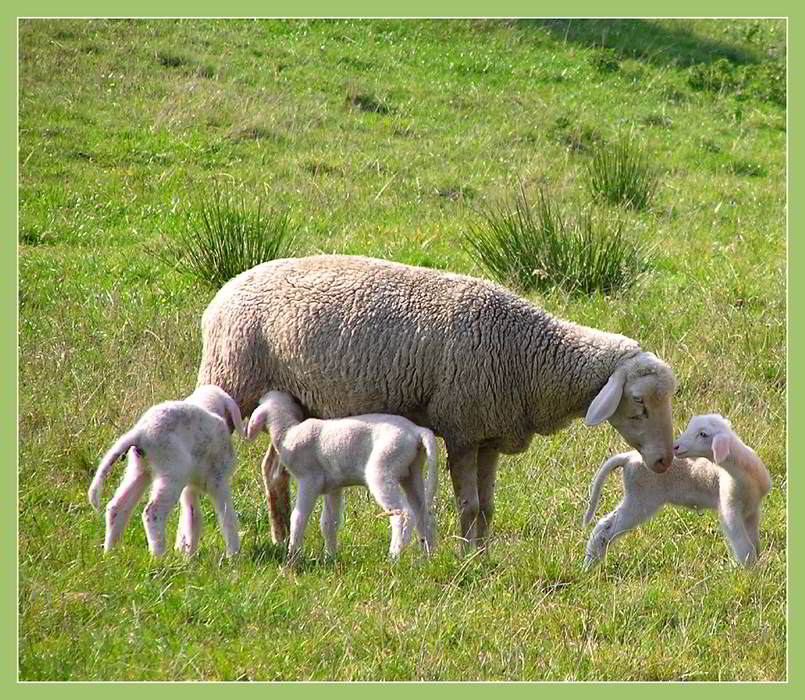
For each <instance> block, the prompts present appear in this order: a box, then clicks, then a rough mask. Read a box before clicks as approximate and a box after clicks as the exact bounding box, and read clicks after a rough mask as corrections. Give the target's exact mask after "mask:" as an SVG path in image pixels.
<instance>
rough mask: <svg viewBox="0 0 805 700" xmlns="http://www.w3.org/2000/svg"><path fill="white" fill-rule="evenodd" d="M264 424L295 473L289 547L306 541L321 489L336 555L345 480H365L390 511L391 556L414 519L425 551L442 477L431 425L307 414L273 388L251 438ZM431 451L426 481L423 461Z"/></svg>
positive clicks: (330, 549)
mask: <svg viewBox="0 0 805 700" xmlns="http://www.w3.org/2000/svg"><path fill="white" fill-rule="evenodd" d="M263 429H265V430H266V431H267V432H268V433H269V434H270V435H271V442H272V443H273V446H274V448H275V449H276V450H277V451H278V453H279V459H280V462H281V463H282V464H283V465H285V467H286V468H287V469H288V471H290V472H291V474H292V475H293V476H294V478H295V479H296V480H297V486H298V490H297V496H296V506H295V507H294V510H293V514H292V516H291V538H290V543H289V546H288V554H289V556H290V558H291V559H293V558H295V557H296V556H297V555H298V554H299V552H300V551H301V548H302V539H303V537H304V532H305V527H306V525H307V521H308V518H309V517H310V513H311V511H312V510H313V506H314V504H315V503H316V500H317V499H318V497H319V496H320V495H324V508H323V509H322V514H321V532H322V535H324V541H325V543H326V546H327V553H328V555H330V556H334V555H335V552H336V547H337V538H338V525H339V523H340V521H341V511H342V508H343V494H342V490H343V487H345V486H356V485H359V484H365V485H366V486H367V487H368V489H369V491H370V492H371V494H372V495H373V496H374V497H375V500H376V501H377V502H378V503H379V504H380V506H381V507H382V508H384V509H385V510H386V512H387V514H388V515H390V516H391V531H392V536H391V547H390V548H389V555H390V556H391V557H392V558H394V559H396V558H397V557H399V555H400V552H401V551H402V548H403V547H404V546H405V544H406V543H407V542H408V540H409V538H410V531H411V523H410V520H413V524H414V525H415V526H416V529H417V530H418V531H419V534H420V536H421V537H422V544H423V547H424V549H425V552H426V553H430V552H431V551H432V548H433V527H432V519H431V514H430V509H431V506H432V502H433V496H434V494H435V493H436V490H437V488H438V484H439V464H438V459H439V455H438V447H437V445H436V438H435V436H434V435H433V433H432V432H431V431H430V430H428V429H427V428H420V427H419V426H417V425H414V424H413V423H411V421H409V420H406V419H405V418H402V417H401V416H390V415H378V414H373V415H364V416H354V417H350V418H342V419H340V420H326V421H323V420H317V419H314V418H309V419H308V420H305V419H304V415H303V413H302V409H301V408H300V407H299V405H298V404H297V403H296V401H294V400H293V398H291V397H290V396H288V394H285V393H283V392H281V391H270V392H268V393H267V394H266V395H265V396H264V397H263V398H262V399H260V405H259V406H258V408H257V409H256V410H255V411H254V412H253V413H252V417H251V420H250V421H249V427H248V429H247V432H246V435H247V439H249V440H253V439H254V438H255V437H257V434H258V433H259V432H260V431H261V430H263ZM425 457H427V462H428V479H427V486H426V488H424V493H423V484H422V471H421V470H422V463H423V461H424V459H425Z"/></svg>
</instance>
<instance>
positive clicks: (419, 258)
mask: <svg viewBox="0 0 805 700" xmlns="http://www.w3.org/2000/svg"><path fill="white" fill-rule="evenodd" d="M784 38H785V25H784V22H782V21H763V20H760V21H757V20H740V21H738V20H736V21H726V20H699V21H693V20H690V21H688V20H676V21H673V20H663V21H660V20H612V21H604V20H589V21H579V20H562V21H544V20H541V21H371V22H360V21H301V20H299V21H297V20H291V21H251V20H234V21H233V20H209V21H206V20H205V21H202V20H180V21H144V20H109V21H95V20H92V21H85V20H22V21H21V22H20V34H19V173H20V174H19V241H20V246H19V329H20V331H19V346H20V355H19V357H20V362H19V366H20V374H19V597H18V613H19V658H18V662H19V677H20V679H23V680H45V679H47V680H64V679H70V680H85V679H93V680H99V679H115V680H134V679H154V680H157V679H160V680H161V679H210V680H213V679H236V678H241V679H246V678H248V679H252V680H272V679H339V680H344V679H388V680H409V679H428V680H470V679H473V680H474V679H490V680H491V679H512V680H521V679H522V680H539V679H547V680H561V679H574V680H590V679H601V680H605V679H606V680H610V679H640V680H654V679H686V680H718V679H724V680H726V679H735V680H761V679H770V680H783V679H785V678H786V675H787V669H786V630H787V622H786V601H787V597H788V589H787V581H786V569H787V549H786V540H787V518H786V502H787V465H786V457H785V454H786V453H785V428H786V425H785V391H786V355H785V342H786V334H785V328H786V326H785V253H786V239H785V204H786V200H785V164H786V157H785V156H786V131H785V128H786V118H785V117H786V115H785V111H784V108H783V107H782V105H781V103H780V101H779V100H778V99H769V96H768V95H764V94H762V92H760V91H758V90H755V89H753V88H752V85H753V83H752V81H751V80H749V81H742V82H740V83H737V84H736V85H737V88H736V89H733V88H730V89H719V90H711V89H695V88H694V87H693V86H691V85H690V83H689V77H690V75H691V70H692V68H691V67H693V66H697V65H701V64H704V65H716V63H717V62H718V60H719V59H721V58H723V59H725V60H727V61H728V62H729V64H730V66H731V68H730V70H732V71H734V72H736V74H737V73H740V74H741V75H745V74H746V73H747V72H748V71H752V70H761V67H762V66H764V65H766V63H768V62H769V61H771V62H772V63H773V66H774V70H773V71H771V74H779V69H780V67H781V66H782V65H784V59H785V45H784V43H783V42H784ZM603 49H606V51H603ZM719 65H721V66H722V67H723V64H719ZM615 66H617V68H615ZM719 70H720V68H719ZM763 70H766V69H763ZM758 84H759V83H758ZM778 87H779V85H778ZM352 98H355V99H358V98H362V99H360V100H359V101H357V102H356V101H355V100H353V99H352ZM362 104H363V105H364V106H363V107H362V106H361V105H362ZM373 106H375V107H376V106H382V109H377V108H373ZM367 107H368V109H367ZM629 132H631V133H634V134H635V135H636V136H638V137H639V139H640V141H641V143H644V144H645V145H646V148H647V149H648V151H649V152H650V153H651V159H652V164H653V165H654V166H655V167H656V168H657V169H658V172H659V176H660V178H661V183H662V186H661V187H660V188H658V190H657V193H656V196H655V199H654V201H653V204H652V206H651V208H650V209H648V210H644V211H632V210H628V211H624V210H622V209H621V208H617V209H615V208H613V210H612V216H613V217H614V216H616V214H615V212H616V211H617V212H619V214H617V216H620V215H622V216H623V217H624V220H625V226H626V227H627V230H628V232H629V234H630V236H634V240H637V241H640V242H641V243H643V244H644V245H646V246H648V247H649V248H650V249H651V250H652V266H651V268H650V269H648V270H647V271H646V273H645V274H643V275H641V276H640V277H639V279H638V280H637V281H636V282H635V284H634V285H633V286H632V287H630V288H628V289H626V290H623V291H619V292H616V293H615V294H611V295H609V296H604V295H603V294H600V293H593V294H583V295H578V294H571V293H570V292H568V291H566V290H564V289H562V288H561V287H559V288H552V289H551V290H547V291H541V292H538V293H529V294H528V296H529V298H530V299H531V300H532V301H534V302H535V303H538V304H541V305H542V306H544V307H545V308H547V309H548V310H550V311H551V312H554V313H556V314H558V315H560V316H563V317H566V318H570V319H573V320H575V321H578V322H580V323H584V324H587V325H592V326H596V327H599V328H602V329H605V330H609V331H614V332H619V333H624V334H626V335H629V336H631V337H634V338H637V339H639V340H640V342H641V344H642V346H643V347H644V348H646V349H649V350H652V351H654V352H656V353H657V354H658V355H660V356H661V357H663V358H664V359H665V360H667V361H668V362H669V363H670V364H671V365H672V366H673V367H674V369H675V371H676V373H677V376H678V380H679V390H678V392H677V395H676V397H675V404H674V414H675V415H674V423H675V428H676V430H677V431H680V430H681V429H683V428H684V426H685V425H686V424H687V421H688V418H689V417H690V416H691V415H692V414H694V413H702V412H709V411H719V412H722V413H724V414H725V415H727V416H728V417H729V418H730V419H731V421H732V423H733V425H734V426H735V428H736V429H737V431H738V432H739V433H740V434H741V436H742V437H743V438H744V440H745V441H746V442H747V443H748V444H750V445H751V446H752V447H754V448H755V449H756V450H757V452H758V453H759V454H760V455H761V456H762V457H763V459H764V460H765V462H766V463H767V465H768V467H769V469H770V471H771V474H772V478H773V483H774V486H773V490H772V492H771V493H770V495H769V497H768V500H767V503H766V508H765V515H764V519H763V522H762V525H761V536H762V541H763V552H762V555H761V558H760V562H759V564H758V566H757V567H756V568H755V569H754V570H753V571H749V572H746V571H740V570H736V569H735V568H734V567H733V566H732V565H731V563H730V559H729V553H728V547H727V545H726V543H725V542H724V539H723V538H722V536H721V534H720V532H719V527H718V522H717V517H716V516H715V514H713V513H700V514H697V513H692V512H682V511H672V510H668V511H665V512H663V513H661V514H660V515H659V516H658V517H657V518H655V519H654V520H653V521H652V522H651V523H649V524H648V525H647V526H646V527H644V528H643V529H641V530H640V531H638V532H636V533H632V534H630V535H627V536H625V537H624V538H623V539H622V540H621V541H619V542H618V543H617V544H616V545H614V547H613V548H612V550H611V551H610V553H609V555H608V558H607V560H606V562H605V563H604V564H603V566H602V567H601V568H599V569H598V570H596V571H595V572H592V573H591V574H585V573H584V572H582V569H581V563H582V558H583V551H584V543H585V541H586V537H587V536H588V534H589V531H585V530H583V529H582V528H581V527H580V524H579V523H580V521H581V516H582V514H583V512H584V510H585V506H586V498H587V489H588V483H589V480H590V478H591V477H592V475H593V474H594V471H595V468H596V467H597V466H598V464H600V462H601V461H603V460H604V459H605V458H606V457H608V456H609V455H610V454H612V453H613V452H615V451H621V450H622V449H624V443H623V441H622V439H620V438H619V436H618V435H617V434H616V433H615V431H614V430H613V429H612V428H610V427H609V426H600V427H598V428H595V429H591V428H585V427H584V426H583V425H582V424H581V423H580V422H579V421H575V422H573V423H572V424H571V425H569V426H568V427H567V428H566V429H565V430H563V431H562V432H560V433H558V434H556V435H552V436H548V437H537V438H535V439H534V441H533V443H532V445H531V447H530V449H529V450H528V451H527V452H525V453H523V454H521V455H517V456H512V457H504V458H503V460H502V464H501V468H500V471H499V476H498V486H497V510H496V516H495V521H494V523H493V528H492V531H493V538H492V543H491V544H492V546H491V551H490V553H489V554H488V555H487V556H482V557H475V558H462V557H461V556H460V555H459V554H458V551H457V547H456V545H455V539H454V535H455V532H456V527H457V526H456V513H455V508H454V506H453V502H452V494H451V488H450V480H449V478H447V476H446V474H445V475H444V478H442V480H441V481H442V484H441V489H440V492H439V494H438V503H437V505H438V523H439V533H440V538H441V546H440V547H439V549H438V551H437V553H436V555H435V557H434V558H433V559H431V560H430V561H423V560H422V557H421V556H420V555H419V553H418V552H417V551H415V550H414V549H411V550H410V551H407V552H406V553H405V555H404V557H403V559H402V561H401V562H400V563H399V564H398V565H397V566H391V565H390V564H388V563H387V562H386V559H385V551H386V549H387V547H388V538H389V533H388V524H387V522H385V520H384V519H382V518H377V517H376V516H377V508H376V507H375V505H374V504H373V502H372V501H371V500H370V499H369V498H368V497H367V495H366V493H365V492H364V491H361V490H357V489H356V490H354V491H353V492H352V493H350V494H349V497H348V506H347V510H346V522H345V525H344V528H343V530H342V537H341V554H340V557H339V560H338V561H337V562H336V563H335V564H327V563H325V562H324V561H323V559H322V556H321V555H322V541H321V537H320V535H319V533H318V532H317V528H316V526H315V518H316V516H315V514H314V518H312V519H311V521H312V523H311V528H310V531H309V533H308V536H307V538H306V547H305V562H304V565H303V566H302V567H301V568H300V570H299V571H295V572H292V571H287V570H286V569H285V568H283V567H282V566H281V562H282V555H281V552H280V551H279V550H278V549H277V548H276V547H274V546H273V545H271V544H270V536H269V525H268V520H267V513H266V507H265V503H264V497H263V490H262V485H261V479H260V476H259V470H258V464H259V461H260V458H261V454H260V449H259V448H258V447H257V446H254V445H246V444H244V443H241V442H238V444H237V452H238V460H239V465H240V466H239V469H238V471H237V473H236V476H235V480H234V492H235V501H236V505H237V508H238V512H239V515H240V518H241V527H242V530H243V542H244V549H243V553H242V556H240V557H238V558H237V559H236V560H233V561H225V560H224V561H222V559H221V555H222V553H223V542H222V540H221V537H220V534H219V533H218V531H217V529H216V527H215V526H214V522H213V514H212V510H211V508H210V505H209V504H208V503H205V504H204V510H205V512H204V515H205V522H206V529H205V533H204V535H203V537H202V543H201V551H200V553H199V556H198V557H197V558H196V559H194V560H193V561H189V562H188V561H184V560H183V559H181V558H179V557H176V556H173V555H171V556H169V557H168V558H167V559H166V560H165V561H162V562H158V563H157V562H152V561H150V559H149V557H148V555H147V552H146V547H145V537H144V533H143V530H142V527H141V525H140V523H139V521H138V517H139V510H138V511H136V512H135V515H134V518H133V522H132V524H131V525H130V526H129V529H128V531H127V533H126V536H125V540H124V542H123V544H122V546H121V547H120V549H119V550H118V551H116V552H114V553H113V554H112V555H110V556H108V557H103V556H102V554H101V551H100V545H101V543H102V540H103V523H102V520H101V518H100V517H99V516H97V515H96V514H94V513H93V511H92V510H91V508H90V506H89V504H88V503H87V500H86V490H87V487H88V485H89V482H90V479H91V476H92V473H93V471H94V469H95V467H96V465H97V462H98V460H99V458H100V456H101V455H102V454H103V452H104V451H105V450H106V449H107V448H108V447H109V445H110V444H111V443H112V441H113V440H114V439H115V438H116V437H117V436H118V435H119V434H120V433H121V432H123V431H124V430H125V429H126V428H128V427H129V426H130V425H131V424H132V423H133V422H134V421H135V420H136V418H137V417H138V416H139V415H140V414H141V413H142V411H143V410H144V409H145V408H146V407H147V406H149V405H151V404H152V403H155V402H157V401H160V400H164V399H167V398H177V397H181V396H184V395H186V394H187V393H189V392H190V390H191V389H192V387H193V386H194V383H195V375H196V370H197V367H198V361H199V357H200V345H201V344H200V330H199V320H200V317H201V313H202V312H203V310H204V308H205V307H206V305H207V304H208V303H209V300H210V299H211V298H212V295H213V293H214V292H213V290H212V289H211V288H210V287H209V285H208V284H207V283H206V282H202V281H198V280H196V279H195V278H192V277H188V276H185V275H180V274H178V273H177V271H176V270H175V269H174V268H173V267H172V266H170V265H165V264H163V263H162V262H160V255H159V252H160V251H163V252H164V251H165V250H166V249H167V244H166V242H165V238H164V233H163V232H164V230H165V228H166V227H168V226H170V222H172V221H174V220H175V217H176V216H179V215H180V214H181V212H182V211H183V210H184V209H183V208H184V207H185V205H186V204H187V203H188V202H193V201H194V198H195V197H197V196H198V193H200V192H203V191H205V190H206V188H208V187H210V185H211V183H213V182H221V181H226V182H231V183H232V188H233V190H234V191H237V192H243V193H244V195H245V196H246V198H247V201H248V202H252V201H255V200H257V199H258V198H259V199H260V201H261V202H262V203H263V204H264V206H265V207H266V208H267V209H271V210H272V211H285V212H287V213H288V216H289V219H290V220H291V221H292V222H293V223H294V225H295V229H296V231H297V232H298V235H297V239H296V252H297V253H298V254H308V253H315V252H319V251H324V252H344V253H359V254H365V255H373V256H377V257H383V258H388V259H393V260H398V261H402V262H409V263H415V264H420V265H427V266H431V267H437V268H442V269H446V270H451V271H455V272H460V273H467V274H474V275H478V276H484V275H485V274H486V273H485V272H484V270H483V269H482V268H480V267H479V266H478V265H477V264H476V263H475V262H474V261H473V259H472V257H471V256H470V255H469V254H468V253H467V252H466V251H465V250H464V249H463V248H462V247H461V241H462V238H463V236H464V235H465V234H466V232H467V231H468V230H470V228H471V226H472V225H473V224H477V222H478V215H477V211H478V210H479V209H482V208H483V207H484V206H486V205H488V204H490V203H494V202H498V201H504V200H509V199H510V198H511V197H512V196H514V195H515V194H516V192H517V188H518V186H519V183H521V182H522V183H523V184H524V186H525V187H526V188H527V189H528V191H535V190H536V189H538V188H540V187H544V188H547V189H548V190H549V191H550V192H551V194H552V196H553V197H555V198H556V201H557V202H559V203H561V206H562V209H563V210H565V207H568V209H567V211H573V210H575V209H574V208H575V207H577V206H579V207H583V206H584V205H585V204H586V203H587V202H588V201H589V195H588V193H587V191H586V188H585V184H584V177H585V171H586V167H587V164H588V163H589V162H590V159H591V157H592V153H593V152H594V150H595V148H596V147H597V146H598V145H600V144H606V143H613V142H615V141H616V140H617V137H618V135H619V134H622V133H629ZM267 209H266V210H267ZM603 211H604V212H606V210H603ZM154 251H156V253H155V252H154ZM119 473H120V470H118V471H117V472H116V473H115V474H114V475H113V476H114V478H113V479H111V480H110V482H109V486H108V492H107V494H108V493H111V490H112V489H113V488H114V486H115V481H116V479H117V478H119V477H118V475H119ZM619 496H620V490H619V487H618V485H617V483H616V481H615V480H613V481H612V482H611V483H609V484H608V485H607V487H606V489H605V492H604V497H603V502H602V505H601V509H602V510H601V512H602V513H603V512H604V510H603V509H605V508H611V507H612V505H613V504H614V503H615V502H617V500H618V498H619ZM175 523H176V516H175V515H174V516H173V518H172V519H171V521H170V525H169V533H170V532H171V531H172V528H173V527H175Z"/></svg>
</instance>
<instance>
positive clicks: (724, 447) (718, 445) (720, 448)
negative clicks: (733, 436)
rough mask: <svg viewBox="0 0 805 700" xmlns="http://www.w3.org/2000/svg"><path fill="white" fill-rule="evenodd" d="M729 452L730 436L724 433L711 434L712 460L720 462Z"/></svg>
mask: <svg viewBox="0 0 805 700" xmlns="http://www.w3.org/2000/svg"><path fill="white" fill-rule="evenodd" d="M729 453H730V437H729V435H726V434H725V433H716V434H715V435H713V461H714V462H715V463H716V464H721V463H722V462H723V461H724V460H725V459H726V458H727V457H728V456H729Z"/></svg>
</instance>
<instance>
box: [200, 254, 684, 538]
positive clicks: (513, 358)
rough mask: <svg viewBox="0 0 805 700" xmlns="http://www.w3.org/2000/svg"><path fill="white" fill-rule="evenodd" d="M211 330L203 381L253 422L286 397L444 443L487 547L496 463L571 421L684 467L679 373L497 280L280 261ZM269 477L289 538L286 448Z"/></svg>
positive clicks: (228, 294)
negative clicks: (370, 417)
mask: <svg viewBox="0 0 805 700" xmlns="http://www.w3.org/2000/svg"><path fill="white" fill-rule="evenodd" d="M201 326H202V338H203V350H202V359H201V365H200V368H199V376H198V381H199V383H201V384H206V383H214V384H217V385H219V386H221V387H223V388H224V389H225V390H226V391H227V392H229V394H230V395H231V396H232V397H233V398H234V399H235V401H237V403H238V405H239V406H240V409H241V411H242V412H243V414H244V415H247V414H249V413H251V411H252V410H254V408H255V407H256V406H257V402H258V400H259V398H260V397H261V396H262V395H263V394H265V393H266V392H267V391H269V390H272V389H277V390H281V391H285V392H287V393H289V394H291V395H292V396H293V397H294V398H296V399H297V400H298V401H299V402H300V403H301V405H302V407H303V409H304V411H305V415H307V416H313V417H320V418H338V417H343V416H350V415H360V414H365V413H387V414H396V415H402V416H405V417H407V418H409V419H411V420H412V421H413V422H414V423H416V424H417V425H421V426H425V427H428V428H430V429H431V430H433V431H434V432H435V433H436V434H437V435H439V436H441V437H443V438H444V441H445V445H446V447H447V457H448V466H449V469H450V476H451V480H452V483H453V489H454V492H455V496H456V502H457V506H458V510H459V514H460V521H461V534H462V536H463V537H464V539H465V541H467V542H475V543H478V544H482V543H484V541H485V538H486V535H487V528H488V525H489V522H490V521H491V518H492V513H493V510H494V486H495V476H496V468H497V461H498V455H499V454H500V453H501V452H503V453H506V454H512V453H516V452H521V451H523V450H524V449H526V447H527V446H528V444H529V442H530V441H531V438H532V437H533V435H534V434H536V433H539V434H543V435H546V434H550V433H553V432H555V431H557V430H559V429H560V428H562V427H563V426H565V425H567V424H568V423H569V422H570V421H571V420H572V419H573V418H576V417H582V416H584V417H585V421H586V423H587V424H588V425H596V424H598V423H600V422H602V421H604V420H608V421H609V422H610V423H611V424H612V425H613V426H614V427H615V429H616V430H618V432H620V434H621V435H622V436H623V437H624V438H625V439H626V441H627V442H628V443H629V444H630V445H631V446H632V447H634V448H636V449H638V450H640V452H641V454H642V456H643V459H644V460H645V462H646V464H648V465H650V466H651V468H653V469H656V470H657V471H662V470H664V469H666V468H667V467H668V465H669V464H670V463H671V458H672V455H671V447H672V443H673V435H672V424H671V395H672V393H673V391H674V386H675V382H674V376H673V373H672V371H671V369H670V368H669V367H668V366H667V365H666V364H665V363H664V362H662V361H661V360H659V359H658V358H657V357H655V356H654V355H653V354H651V353H649V352H644V351H642V350H641V348H640V346H639V344H638V343H637V342H636V341H634V340H631V339H630V338H627V337H625V336H622V335H617V334H613V333H605V332H602V331H598V330H595V329H592V328H586V327H584V326H579V325H576V324H574V323H571V322H568V321H563V320H560V319H558V318H555V317H553V316H551V315H550V314H548V313H547V312H545V311H543V310H542V309H540V308H538V307H536V306H534V305H533V304H530V303H529V302H527V301H525V300H524V299H521V298H519V297H517V296H516V295H514V294H512V293H511V292H509V291H508V290H506V289H504V288H503V287H501V286H499V285H496V284H493V283H491V282H487V281H483V280H479V279H475V278H472V277H467V276H464V275H457V274H452V273H449V272H443V271H440V270H432V269H427V268H420V267H412V266H409V265H402V264H399V263H394V262H387V261H383V260H376V259H372V258H364V257H352V256H340V255H322V256H314V257H308V258H296V259H283V260H274V261H272V262H267V263H263V264H261V265H258V266H256V267H254V268H252V269H251V270H247V271H246V272H243V273H241V274H240V275H238V276H237V277H235V278H234V279H232V280H230V281H229V282H227V283H226V284H225V285H224V286H223V287H222V288H221V289H220V290H219V292H218V293H217V294H216V296H215V298H214V299H213V300H212V302H211V303H210V305H209V306H208V308H207V309H206V311H205V312H204V315H203V317H202V322H201ZM263 477H264V483H265V487H266V495H267V497H268V500H269V509H270V511H271V516H272V534H273V536H274V538H275V540H281V539H284V538H285V537H286V536H287V532H288V523H289V517H290V512H289V511H290V500H289V488H288V475H287V473H286V472H285V471H284V470H283V469H281V467H278V461H277V458H276V452H275V451H274V450H273V449H271V450H269V452H268V453H267V454H266V457H265V459H264V460H263Z"/></svg>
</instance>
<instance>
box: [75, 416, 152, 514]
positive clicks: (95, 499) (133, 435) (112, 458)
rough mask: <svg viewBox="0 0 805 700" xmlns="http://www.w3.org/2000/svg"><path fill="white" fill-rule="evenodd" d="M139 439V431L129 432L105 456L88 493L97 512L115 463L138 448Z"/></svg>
mask: <svg viewBox="0 0 805 700" xmlns="http://www.w3.org/2000/svg"><path fill="white" fill-rule="evenodd" d="M139 439H140V431H139V430H136V429H134V430H129V432H127V433H125V434H124V435H122V436H121V437H120V438H118V440H117V442H116V443H115V444H114V445H112V447H111V449H110V450H109V451H108V452H107V453H106V454H105V455H104V456H103V459H102V460H101V463H100V465H99V466H98V471H96V472H95V477H94V478H93V479H92V483H91V484H90V486H89V491H88V493H87V495H88V496H89V502H90V505H92V507H93V508H94V509H95V510H100V509H101V492H102V491H103V482H104V480H105V479H106V476H107V474H109V472H110V470H111V469H112V467H113V466H114V465H115V463H116V462H117V461H118V460H119V459H121V458H122V457H124V456H125V455H126V453H127V452H128V451H129V449H130V448H132V447H137V442H138V440H139Z"/></svg>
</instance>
